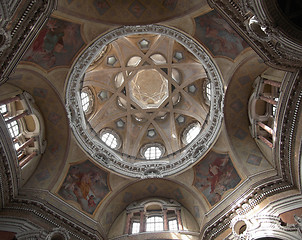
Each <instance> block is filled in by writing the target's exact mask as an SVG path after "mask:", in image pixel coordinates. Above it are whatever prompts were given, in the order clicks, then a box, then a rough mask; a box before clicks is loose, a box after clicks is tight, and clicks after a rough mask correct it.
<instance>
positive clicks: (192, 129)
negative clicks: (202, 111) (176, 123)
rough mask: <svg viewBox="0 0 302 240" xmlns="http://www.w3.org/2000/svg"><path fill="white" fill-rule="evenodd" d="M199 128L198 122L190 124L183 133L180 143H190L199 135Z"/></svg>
mask: <svg viewBox="0 0 302 240" xmlns="http://www.w3.org/2000/svg"><path fill="white" fill-rule="evenodd" d="M200 131H201V126H200V123H199V122H194V123H191V124H190V125H189V126H188V127H187V128H186V129H185V130H184V132H183V136H182V141H183V143H184V144H186V145H187V144H189V143H190V142H192V141H193V140H194V139H195V138H196V137H197V136H198V134H199V133H200Z"/></svg>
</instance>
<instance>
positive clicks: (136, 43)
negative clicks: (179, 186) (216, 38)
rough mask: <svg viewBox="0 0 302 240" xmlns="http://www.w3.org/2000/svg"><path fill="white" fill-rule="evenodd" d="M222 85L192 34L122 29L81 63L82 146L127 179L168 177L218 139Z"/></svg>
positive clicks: (73, 90)
mask: <svg viewBox="0 0 302 240" xmlns="http://www.w3.org/2000/svg"><path fill="white" fill-rule="evenodd" d="M81 79H82V80H81ZM80 80H81V81H80ZM222 86H223V84H222V81H221V78H220V75H219V73H218V71H217V69H216V66H215V65H214V63H213V61H212V60H211V58H210V57H209V55H208V54H207V53H206V52H205V50H204V49H203V48H202V47H201V46H200V45H199V44H197V43H196V42H195V41H194V40H193V39H191V38H189V37H188V36H186V35H184V34H182V33H181V32H179V31H176V30H174V29H172V28H168V27H164V26H159V25H147V26H139V27H137V26H136V27H122V28H118V29H116V30H113V31H111V32H109V33H107V34H105V35H103V36H102V37H100V38H99V39H98V40H96V41H95V42H94V43H93V44H92V45H91V46H89V47H88V48H87V49H86V50H85V51H84V53H83V54H82V55H81V56H80V57H79V58H78V60H77V61H76V63H75V66H74V68H73V69H72V71H71V72H70V75H69V80H68V85H67V91H66V99H67V100H66V107H67V111H68V114H69V118H70V124H71V127H72V129H73V131H74V134H75V136H76V138H77V140H78V141H79V143H80V144H81V146H82V147H83V148H84V149H85V150H86V152H87V153H89V155H90V156H91V157H92V158H93V159H95V160H96V161H97V162H98V163H100V164H101V165H103V166H104V167H106V168H109V169H112V170H114V171H116V172H119V173H122V174H125V175H127V176H132V177H138V176H139V177H141V178H146V177H163V176H167V175H171V174H174V173H177V172H179V171H181V170H184V169H185V168H186V167H188V166H189V165H190V164H192V163H194V162H195V161H197V160H198V159H200V158H201V157H202V156H203V155H204V154H205V153H206V152H207V151H208V150H209V148H210V147H211V145H212V144H213V143H214V142H215V140H216V139H217V136H218V133H219V130H220V127H221V121H222V111H223V110H222V109H223V104H222V103H223V98H224V94H223V87H222ZM89 96H90V101H91V102H93V107H92V108H93V110H91V108H90V107H89V108H88V106H87V103H88V102H89V100H88V99H89ZM92 100H93V101H92ZM90 106H92V103H91V105H90ZM88 110H89V111H88ZM88 112H89V113H88Z"/></svg>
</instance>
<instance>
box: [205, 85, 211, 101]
mask: <svg viewBox="0 0 302 240" xmlns="http://www.w3.org/2000/svg"><path fill="white" fill-rule="evenodd" d="M206 95H207V98H208V100H210V99H211V83H210V82H207V83H206Z"/></svg>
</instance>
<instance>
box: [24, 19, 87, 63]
mask: <svg viewBox="0 0 302 240" xmlns="http://www.w3.org/2000/svg"><path fill="white" fill-rule="evenodd" d="M82 44H83V42H82V38H81V36H80V29H79V25H77V24H74V23H69V22H65V21H62V20H59V19H55V18H50V19H49V21H48V22H47V24H46V26H45V27H44V28H43V29H42V30H41V31H40V33H39V35H38V36H37V38H36V39H35V41H34V42H33V44H32V45H31V47H30V48H29V49H28V51H27V52H26V53H25V55H24V57H23V60H25V61H31V62H35V63H37V64H39V65H41V66H42V67H44V68H46V69H48V68H51V67H54V66H58V65H67V64H69V62H70V60H71V59H72V56H73V55H74V54H75V53H76V51H78V50H79V48H80V46H81V45H82Z"/></svg>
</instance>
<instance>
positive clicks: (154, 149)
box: [141, 143, 165, 159]
mask: <svg viewBox="0 0 302 240" xmlns="http://www.w3.org/2000/svg"><path fill="white" fill-rule="evenodd" d="M141 151H142V156H144V157H145V158H146V159H159V158H160V157H162V156H163V154H164V151H165V150H164V147H163V146H162V145H161V144H158V143H157V144H147V145H145V146H144V147H143V148H142V150H141Z"/></svg>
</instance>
